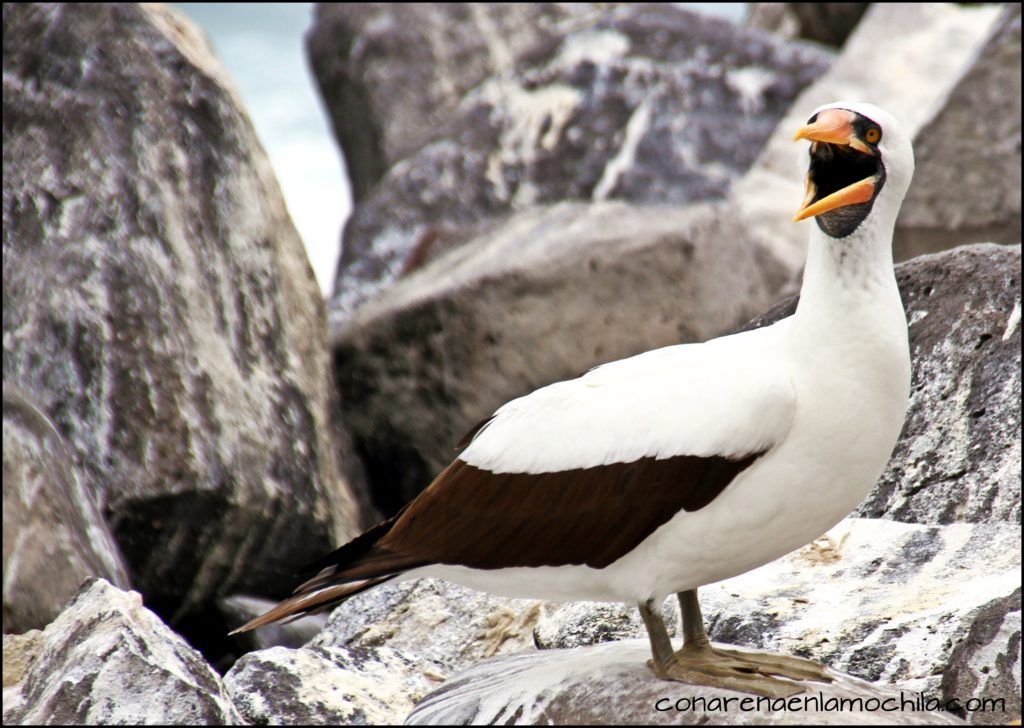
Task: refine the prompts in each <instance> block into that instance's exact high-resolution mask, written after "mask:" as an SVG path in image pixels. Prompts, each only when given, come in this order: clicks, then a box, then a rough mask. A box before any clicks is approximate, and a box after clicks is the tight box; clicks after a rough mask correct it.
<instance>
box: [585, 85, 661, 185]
mask: <svg viewBox="0 0 1024 728" xmlns="http://www.w3.org/2000/svg"><path fill="white" fill-rule="evenodd" d="M653 95H654V94H651V95H649V96H647V98H645V99H644V100H643V102H641V104H640V105H639V106H638V107H637V108H636V109H635V110H634V111H633V113H632V114H631V115H630V117H629V121H628V122H626V129H625V131H624V132H623V135H622V144H621V146H619V151H618V153H617V154H616V155H615V156H614V157H612V158H611V159H609V160H608V163H607V164H606V165H605V166H604V171H603V172H602V173H601V179H600V180H599V181H598V183H597V185H596V186H595V187H594V196H593V197H594V200H595V201H598V200H607V199H608V198H609V197H610V196H611V193H612V192H614V191H615V185H617V184H618V182H619V180H620V179H621V178H622V175H623V173H624V172H626V171H628V170H629V169H630V167H632V166H633V160H634V159H635V158H636V150H637V147H638V146H639V144H640V140H641V139H643V136H644V134H646V133H647V130H648V128H650V124H651V98H652V97H653Z"/></svg>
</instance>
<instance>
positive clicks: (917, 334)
mask: <svg viewBox="0 0 1024 728" xmlns="http://www.w3.org/2000/svg"><path fill="white" fill-rule="evenodd" d="M1020 276H1021V258H1020V246H1019V245H1017V246H1001V245H992V244H988V245H970V246H963V247H960V248H954V249H953V250H949V251H946V252H944V253H939V254H936V255H926V256H921V257H920V258H915V259H914V260H910V261H907V262H906V263H901V264H899V265H898V266H897V267H896V279H897V282H898V283H899V286H900V293H901V295H902V296H903V306H904V308H905V310H906V312H907V320H908V322H909V330H910V352H911V360H912V373H913V378H912V381H911V392H910V408H909V410H908V411H907V421H906V424H904V426H903V433H902V434H901V435H900V439H899V442H898V443H897V444H896V449H895V450H894V451H893V455H892V458H891V459H890V461H889V466H888V468H887V469H886V471H885V473H884V474H883V475H882V477H881V479H880V480H879V482H878V485H877V486H876V487H875V489H874V490H873V491H872V492H871V494H870V495H869V496H868V498H867V499H866V500H865V501H864V503H863V504H862V505H861V507H860V508H859V509H858V511H857V513H858V514H859V515H862V516H868V517H879V518H895V519H897V520H901V521H909V522H911V523H956V522H964V521H966V522H971V523H977V522H981V521H1009V522H1013V523H1020V516H1021V471H1020V462H1021V449H1020V448H1021V408H1020V401H1021V400H1020V397H1021V391H1020V384H1021V381H1020V373H1021V360H1020V352H1021V348H1020V347H1021V338H1020V336H1021V333H1020V315H1021V309H1020V300H1021V278H1020ZM795 308H796V298H790V299H788V300H786V301H782V302H780V303H779V304H777V305H776V306H774V307H773V308H772V310H770V311H769V312H768V313H766V314H764V315H763V316H760V317H758V318H757V319H755V321H753V322H752V323H751V324H749V325H748V327H747V328H757V327H760V326H764V325H767V324H770V323H773V322H775V321H777V320H779V319H780V318H784V317H786V316H789V315H790V314H792V312H793V311H794V310H795Z"/></svg>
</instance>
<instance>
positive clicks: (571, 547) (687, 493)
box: [373, 453, 761, 569]
mask: <svg viewBox="0 0 1024 728" xmlns="http://www.w3.org/2000/svg"><path fill="white" fill-rule="evenodd" d="M760 455H761V453H758V454H754V455H750V456H747V457H745V458H742V459H738V460H729V459H726V458H722V457H709V458H703V457H695V456H688V455H682V456H677V457H671V458H665V459H662V460H657V459H655V458H653V457H652V458H642V459H640V460H637V461H634V462H632V463H611V464H608V465H600V466H596V467H592V468H580V469H576V470H565V471H561V472H555V473H540V474H523V473H491V472H488V471H486V470H481V469H479V468H476V467H474V466H472V465H469V464H468V463H466V462H464V461H462V460H456V461H455V462H454V463H452V464H451V465H450V466H449V467H448V468H447V469H446V470H445V471H444V472H443V473H442V474H441V475H440V476H438V478H437V479H436V480H435V481H434V482H433V483H432V484H431V485H430V487H429V488H427V490H425V491H424V492H423V493H422V494H421V495H420V496H419V497H418V498H416V500H414V501H413V502H412V503H410V504H409V506H408V508H406V510H405V511H404V512H403V513H402V514H401V515H400V516H399V517H398V518H397V519H396V521H395V523H394V525H393V526H392V527H391V528H390V529H389V530H388V532H387V533H386V534H385V535H383V536H382V537H381V538H380V540H379V541H378V542H377V544H376V545H375V547H374V549H373V551H377V552H379V553H380V556H381V557H383V556H384V552H387V554H389V555H390V559H388V558H384V559H383V560H382V561H381V562H380V563H381V564H382V565H383V564H384V563H386V562H388V561H390V560H392V559H396V561H395V562H394V563H396V565H397V563H398V560H400V559H401V558H402V557H407V558H411V559H413V560H414V561H415V562H417V563H441V564H461V565H464V566H470V567H474V568H478V569H499V568H503V567H510V566H563V565H567V564H586V565H587V566H592V567H594V568H601V567H604V566H607V565H608V564H610V563H612V562H613V561H615V560H617V559H619V558H620V557H622V556H623V555H625V554H626V553H628V552H629V551H631V550H632V549H634V548H636V546H638V545H639V544H640V542H641V541H643V540H644V539H645V538H647V537H648V536H650V535H651V534H652V533H653V532H654V531H655V530H656V529H657V528H658V527H659V526H661V525H662V524H664V523H666V522H668V520H669V519H670V518H672V516H674V515H675V514H676V513H678V512H679V511H681V510H685V511H696V510H699V509H701V508H703V507H704V506H706V505H707V504H708V503H710V502H711V501H712V500H714V499H715V498H716V497H717V496H718V494H719V493H721V492H722V491H723V490H724V489H725V487H726V486H727V485H728V484H729V483H731V482H732V481H733V479H734V478H735V477H736V476H737V475H738V474H739V473H741V472H743V470H745V469H746V468H748V467H749V466H750V465H751V463H753V462H754V460H756V459H757V458H758V457H759V456H760Z"/></svg>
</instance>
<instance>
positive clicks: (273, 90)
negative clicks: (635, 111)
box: [175, 3, 746, 296]
mask: <svg viewBox="0 0 1024 728" xmlns="http://www.w3.org/2000/svg"><path fill="white" fill-rule="evenodd" d="M679 4H680V5H683V6H686V7H689V8H691V9H693V10H697V11H700V12H707V13H712V14H715V15H720V16H722V17H725V18H728V19H730V20H734V21H737V22H738V21H739V20H741V19H742V17H743V13H744V9H745V7H746V3H679ZM175 6H176V7H178V8H179V9H181V10H183V11H184V12H185V14H186V15H188V16H189V17H191V18H192V19H193V20H195V21H196V22H197V23H198V24H199V25H200V27H202V29H203V30H204V31H205V32H206V35H207V37H208V38H209V39H210V41H211V43H213V46H214V49H215V50H216V52H217V55H218V56H219V57H220V60H221V61H222V62H223V63H224V65H225V67H226V68H227V69H228V72H229V73H230V74H231V76H232V78H233V79H234V82H235V85H236V87H237V88H238V91H239V93H240V94H241V97H242V100H243V101H244V102H245V105H246V111H247V112H248V114H249V118H250V119H252V123H253V126H255V128H256V133H257V134H258V135H259V138H260V141H261V142H262V143H263V147H264V149H266V151H267V155H268V156H269V157H270V163H271V165H273V167H274V172H275V173H276V174H277V179H278V182H279V183H280V185H281V191H282V192H283V193H284V198H285V202H286V203H287V204H288V211H289V212H290V213H291V216H292V220H294V221H295V227H296V228H298V231H299V234H300V235H301V236H302V240H303V241H304V242H305V244H306V251H307V253H308V255H309V262H310V264H311V265H312V266H313V271H314V273H316V278H317V281H318V282H319V284H320V290H321V291H323V293H324V295H325V296H329V295H330V294H331V291H332V290H333V288H334V270H335V267H336V266H337V261H338V254H339V253H340V252H341V251H340V240H341V229H342V226H343V225H344V224H345V221H346V220H347V219H348V216H349V213H350V212H351V210H352V195H351V193H350V191H349V186H348V178H347V177H346V174H345V163H344V160H343V158H342V153H341V150H340V149H339V148H338V146H337V144H336V143H335V141H334V135H333V133H332V131H331V128H330V122H329V121H328V118H327V114H326V112H325V110H324V108H323V106H322V104H321V103H320V97H319V91H318V89H317V85H316V81H315V79H314V78H313V75H312V73H311V72H310V70H309V66H308V64H307V62H306V49H305V34H306V30H307V29H308V28H309V25H310V23H311V22H312V19H313V4H312V3H260V4H243V3H175Z"/></svg>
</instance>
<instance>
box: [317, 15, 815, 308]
mask: <svg viewBox="0 0 1024 728" xmlns="http://www.w3.org/2000/svg"><path fill="white" fill-rule="evenodd" d="M392 7H393V9H392V10H391V11H390V15H392V16H394V17H393V18H392V21H391V25H390V26H382V27H388V28H390V30H389V31H388V32H393V33H396V34H399V35H400V31H399V30H397V29H400V28H403V27H404V26H405V24H406V23H414V22H416V18H415V17H414V16H413V17H409V18H408V19H402V16H403V15H404V14H405V11H404V9H400V8H399V7H398V6H392ZM444 7H445V8H446V10H444V11H443V12H445V13H451V14H453V15H454V14H456V13H458V12H459V8H461V6H444ZM439 12H440V11H439ZM400 58H404V56H400ZM370 60H371V59H368V60H367V65H368V66H369V67H373V64H371V63H370ZM830 62H831V56H830V54H828V53H826V52H824V51H822V50H820V49H817V48H814V47H810V46H807V45H801V44H792V43H786V42H783V41H780V40H779V39H777V38H773V37H771V36H769V35H766V34H763V33H758V32H754V31H750V30H746V29H744V28H741V27H738V26H736V25H734V24H732V23H730V22H728V21H726V20H723V19H720V18H713V17H710V16H705V15H702V14H698V13H693V12H690V11H687V10H684V9H682V8H680V7H678V6H676V5H669V4H654V5H648V4H637V5H624V6H618V7H615V8H610V9H607V10H605V11H604V12H602V13H594V14H593V16H592V20H591V22H590V23H588V24H587V25H586V26H585V27H581V28H577V29H575V30H572V31H571V32H568V33H565V34H564V35H563V36H562V37H558V38H553V39H551V40H550V42H548V43H546V44H544V45H543V46H541V47H539V48H538V49H537V50H536V51H534V52H533V53H531V54H529V55H528V57H526V58H524V60H523V61H522V63H520V64H519V65H518V66H516V67H515V69H514V71H510V72H506V73H495V74H494V75H491V76H490V77H488V78H487V79H486V80H483V81H482V82H481V83H480V84H479V85H477V86H476V87H475V88H473V89H472V90H471V91H470V92H468V93H466V94H465V96H464V97H463V98H462V99H461V100H460V101H459V103H458V106H457V107H456V108H454V109H453V110H452V111H451V112H450V114H449V115H448V116H449V120H448V123H446V124H445V125H443V126H440V127H438V128H437V129H436V132H435V134H434V136H433V137H432V138H431V139H430V143H429V144H426V145H424V146H422V147H421V148H420V149H418V150H417V151H416V152H415V153H413V154H410V155H409V156H407V157H405V158H404V159H402V160H401V161H400V162H398V163H396V164H394V165H393V166H392V167H391V168H390V169H389V171H388V172H387V174H386V175H385V176H384V177H383V178H382V179H381V181H380V182H379V183H378V184H377V186H376V187H375V188H374V189H373V190H372V192H371V193H369V194H368V195H367V196H366V197H365V198H364V199H362V200H361V201H360V203H359V204H358V205H357V206H356V208H355V210H354V211H353V214H352V217H351V218H350V220H349V222H348V224H347V225H346V228H345V233H344V241H343V246H342V254H341V259H340V261H339V267H338V276H337V280H336V282H335V291H334V296H333V298H332V301H331V312H332V313H331V315H332V316H335V315H338V316H342V315H347V314H348V313H350V312H351V311H352V310H354V309H355V308H356V307H357V306H358V305H359V304H360V303H361V302H363V301H365V300H366V299H367V298H369V297H370V296H372V295H373V294H374V293H375V292H376V291H377V290H379V288H380V287H381V286H384V285H386V284H388V283H389V282H390V281H391V280H393V279H394V278H395V277H397V276H399V275H401V274H403V273H406V272H408V271H409V270H411V269H413V268H415V267H416V266H417V265H419V264H421V262H422V261H423V260H425V259H428V258H430V257H432V256H436V255H437V254H438V253H439V252H441V251H443V250H446V249H448V248H451V247H453V246H456V245H459V244H461V243H464V242H465V241H466V240H469V239H471V238H473V237H474V236H475V235H477V234H479V233H480V229H481V226H487V225H488V224H489V223H492V222H494V221H495V219H496V218H497V219H500V218H503V217H504V216H505V215H507V214H509V213H512V212H515V211H520V210H524V209H528V208H531V207H533V206H535V205H547V204H552V203H556V202H560V201H564V200H594V201H600V200H607V199H620V200H629V201H632V202H643V203H665V204H667V203H690V202H699V201H708V200H716V199H722V198H723V197H725V196H726V195H727V194H728V192H729V189H730V188H731V185H732V183H733V182H734V181H735V180H736V179H737V178H738V177H739V176H740V175H741V174H743V172H745V171H746V170H747V168H748V167H749V166H750V165H751V164H752V163H753V162H754V160H755V159H756V158H757V155H758V153H759V152H760V150H761V146H762V144H763V143H764V141H765V140H766V139H767V138H768V137H769V136H770V134H771V133H772V130H773V129H774V128H775V124H776V122H777V121H778V120H779V118H780V117H781V116H782V115H783V114H784V113H785V112H786V110H787V109H788V108H789V106H790V104H791V103H792V101H793V99H794V98H795V97H796V95H797V94H798V93H799V92H800V90H801V89H802V88H803V87H804V86H806V85H807V84H808V83H810V82H811V81H813V80H814V79H815V78H817V77H818V76H820V75H821V74H822V73H823V72H824V71H825V70H826V69H827V68H828V65H829V63H830ZM385 68H387V69H388V72H389V73H390V74H399V73H400V74H401V75H400V78H402V79H403V80H404V79H405V73H406V67H405V65H404V64H403V65H398V64H395V63H392V64H389V65H387V66H385ZM414 73H415V72H414ZM385 90H386V87H385ZM399 112H400V110H398V109H395V110H393V113H399ZM797 199H799V196H798V197H797Z"/></svg>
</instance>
